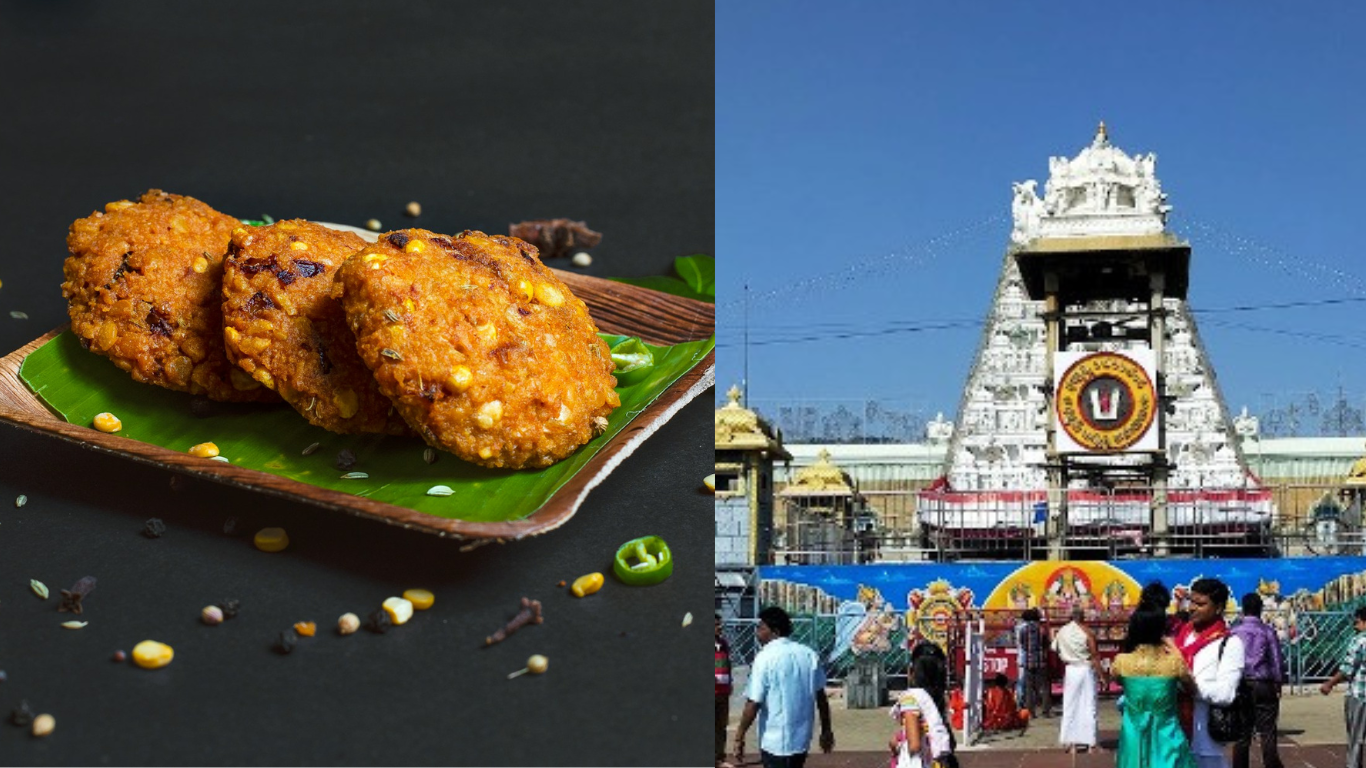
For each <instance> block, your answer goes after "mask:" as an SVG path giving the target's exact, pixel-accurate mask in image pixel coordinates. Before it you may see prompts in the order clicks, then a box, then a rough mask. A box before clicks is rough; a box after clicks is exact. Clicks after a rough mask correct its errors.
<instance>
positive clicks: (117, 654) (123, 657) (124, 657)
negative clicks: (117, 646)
mask: <svg viewBox="0 0 1366 768" xmlns="http://www.w3.org/2000/svg"><path fill="white" fill-rule="evenodd" d="M114 661H117V662H120V663H122V662H125V661H128V654H126V653H124V652H123V651H114Z"/></svg>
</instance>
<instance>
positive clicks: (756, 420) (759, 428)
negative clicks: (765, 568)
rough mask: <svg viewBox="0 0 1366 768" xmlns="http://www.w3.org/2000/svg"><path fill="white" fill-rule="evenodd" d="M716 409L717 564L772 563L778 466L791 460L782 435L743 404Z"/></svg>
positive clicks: (736, 396) (733, 394)
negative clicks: (775, 466)
mask: <svg viewBox="0 0 1366 768" xmlns="http://www.w3.org/2000/svg"><path fill="white" fill-rule="evenodd" d="M726 395H727V397H728V398H729V402H727V403H726V404H725V405H724V406H722V407H721V408H718V409H716V565H717V566H718V567H736V566H753V565H767V564H769V562H770V560H771V557H770V551H771V550H772V547H773V543H774V542H773V529H774V520H773V507H774V504H773V462H774V461H778V460H781V461H791V460H792V454H790V453H788V452H787V450H786V449H784V448H783V439H782V435H781V434H779V433H778V431H777V430H775V429H774V428H773V427H772V426H771V425H770V424H769V423H768V422H766V421H764V420H763V419H761V418H760V417H759V415H758V414H756V413H755V412H754V411H751V410H749V409H748V408H745V407H744V406H743V405H742V404H741V402H740V399H741V393H740V388H739V387H734V386H733V387H731V388H730V391H729V392H727V393H726Z"/></svg>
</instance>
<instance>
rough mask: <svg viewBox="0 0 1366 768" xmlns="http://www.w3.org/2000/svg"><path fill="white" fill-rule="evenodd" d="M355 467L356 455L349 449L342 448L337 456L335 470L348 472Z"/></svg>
mask: <svg viewBox="0 0 1366 768" xmlns="http://www.w3.org/2000/svg"><path fill="white" fill-rule="evenodd" d="M355 466H356V454H355V453H354V452H353V451H352V450H351V449H350V448H343V449H341V451H340V452H339V453H338V454H337V469H340V470H341V471H343V472H350V471H351V470H352V468H354V467H355Z"/></svg>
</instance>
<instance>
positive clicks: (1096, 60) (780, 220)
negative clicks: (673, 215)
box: [716, 0, 1366, 415]
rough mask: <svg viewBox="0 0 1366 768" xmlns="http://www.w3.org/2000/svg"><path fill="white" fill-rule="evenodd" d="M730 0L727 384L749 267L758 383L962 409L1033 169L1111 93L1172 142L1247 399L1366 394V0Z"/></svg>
mask: <svg viewBox="0 0 1366 768" xmlns="http://www.w3.org/2000/svg"><path fill="white" fill-rule="evenodd" d="M716 24H717V44H716V46H717V50H716V82H717V87H716V106H717V114H716V185H717V189H716V219H717V238H716V240H717V245H716V252H717V260H718V284H719V290H718V296H717V313H718V315H719V317H718V320H719V321H720V325H721V329H720V332H719V338H718V349H719V368H720V370H719V384H720V386H718V388H717V390H718V393H724V391H725V390H726V389H728V388H729V386H730V385H731V384H732V383H737V382H739V381H740V380H741V378H742V376H743V364H742V360H743V355H742V348H743V345H742V343H741V339H742V327H743V326H744V324H745V314H746V313H745V309H744V308H745V305H746V302H745V301H744V299H743V296H744V294H745V292H744V285H745V284H748V285H749V296H750V301H749V302H748V307H749V310H748V316H749V317H748V324H749V328H750V339H751V345H750V347H749V371H750V377H749V393H750V399H751V400H752V401H755V402H761V401H763V400H766V399H794V400H795V399H827V398H851V399H862V398H881V399H886V400H890V401H894V402H900V403H904V404H909V405H911V406H914V407H917V408H920V409H922V410H927V411H928V412H929V413H930V414H931V415H932V414H933V413H934V412H935V411H944V412H945V413H946V415H950V414H952V413H953V411H954V410H955V409H956V408H957V404H958V396H959V393H960V391H961V388H962V386H963V382H964V380H965V377H966V375H967V372H968V368H969V366H970V365H971V361H972V355H973V352H974V351H975V348H976V345H977V342H978V338H979V334H980V321H981V320H982V318H983V317H984V316H985V314H986V312H987V310H988V307H989V304H990V300H991V293H992V291H993V289H994V287H995V282H996V278H997V276H998V274H999V272H1000V268H1001V263H1002V258H1003V255H1004V250H1005V246H1006V244H1007V239H1008V234H1009V230H1010V221H1009V218H1010V192H1011V186H1010V185H1011V183H1012V182H1014V181H1020V180H1023V179H1028V178H1033V179H1038V180H1039V188H1040V189H1042V187H1043V181H1044V180H1045V179H1046V178H1047V172H1048V158H1049V156H1050V155H1066V156H1068V157H1072V156H1075V155H1076V153H1077V152H1078V151H1079V150H1080V149H1081V148H1082V147H1083V146H1085V145H1086V144H1088V143H1089V142H1090V140H1091V137H1092V136H1093V135H1094V133H1095V129H1096V124H1097V122H1098V121H1100V120H1104V121H1105V122H1106V124H1107V126H1108V127H1109V132H1110V137H1111V141H1112V142H1113V143H1114V144H1115V145H1116V146H1118V147H1120V148H1121V149H1123V150H1124V151H1126V152H1128V153H1129V154H1135V153H1140V152H1145V153H1146V152H1150V151H1151V152H1155V153H1156V154H1157V157H1158V162H1157V175H1158V177H1159V178H1160V179H1161V181H1162V185H1163V189H1164V191H1166V192H1167V194H1168V197H1169V202H1170V203H1171V204H1172V205H1173V207H1174V211H1173V213H1172V215H1171V218H1170V219H1169V226H1170V227H1171V228H1172V229H1173V230H1175V231H1176V232H1177V233H1178V234H1181V235H1182V236H1184V237H1185V238H1186V239H1187V240H1189V242H1190V244H1191V246H1192V249H1193V254H1192V277H1191V286H1192V287H1191V292H1190V302H1191V306H1192V308H1193V309H1195V310H1196V311H1197V323H1198V324H1199V327H1200V331H1201V335H1202V337H1203V340H1204V342H1205V345H1206V348H1207V350H1208V352H1209V354H1210V357H1211V358H1212V361H1213V363H1214V366H1215V370H1216V371H1217V374H1218V377H1219V381H1220V383H1221V385H1222V388H1223V390H1224V394H1225V396H1226V398H1227V400H1228V403H1229V406H1230V408H1232V409H1233V410H1234V411H1235V412H1236V411H1237V410H1238V409H1239V408H1240V407H1241V406H1243V405H1248V406H1251V407H1252V409H1253V410H1254V411H1256V410H1258V409H1259V407H1260V406H1262V405H1263V404H1266V403H1268V402H1269V401H1268V398H1269V397H1272V396H1274V397H1276V398H1278V399H1284V398H1289V397H1292V396H1294V395H1296V394H1303V393H1307V392H1310V391H1317V392H1319V393H1325V394H1326V393H1331V392H1336V390H1337V388H1338V387H1339V386H1341V387H1343V388H1344V389H1345V391H1346V394H1347V396H1348V397H1349V398H1350V399H1351V400H1352V401H1353V403H1354V404H1355V405H1357V406H1358V407H1360V406H1362V405H1363V404H1366V258H1363V255H1364V254H1363V247H1362V243H1363V240H1364V238H1363V232H1362V231H1361V229H1362V228H1361V222H1362V221H1363V220H1366V147H1364V146H1363V144H1364V143H1366V97H1363V95H1362V94H1366V51H1364V50H1363V49H1362V47H1361V45H1360V39H1359V38H1360V34H1361V32H1362V30H1366V12H1364V11H1363V10H1362V6H1359V5H1354V4H1348V3H1327V4H1308V5H1304V4H1295V5H1291V4H1273V3H1269V2H1268V3H1240V4H1237V5H1236V6H1235V5H1230V4H1215V3H1168V4H1161V3H1145V4H1118V3H1094V2H1086V3H1072V2H1049V3H1015V2H997V3H967V4H950V3H922V2H905V1H903V2H871V1H868V2H858V3H828V2H774V1H772V0H745V1H744V2H718V3H717V7H716ZM1338 299H1343V300H1345V301H1342V302H1341V303H1336V304H1323V305H1319V306H1310V307H1303V308H1282V309H1261V310H1255V311H1241V312H1217V311H1213V310H1219V309H1227V308H1230V307H1238V306H1254V307H1262V306H1266V305H1270V304H1284V303H1296V302H1311V303H1312V302H1319V301H1323V300H1338ZM904 329H918V330H904ZM794 338H802V339H810V340H805V341H799V342H793V343H786V342H785V340H790V339H794ZM718 397H719V398H723V397H724V395H723V394H718Z"/></svg>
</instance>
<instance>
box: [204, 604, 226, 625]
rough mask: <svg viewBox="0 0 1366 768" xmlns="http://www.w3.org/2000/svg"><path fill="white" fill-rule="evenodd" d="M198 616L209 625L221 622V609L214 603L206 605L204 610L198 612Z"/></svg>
mask: <svg viewBox="0 0 1366 768" xmlns="http://www.w3.org/2000/svg"><path fill="white" fill-rule="evenodd" d="M199 618H200V619H201V620H202V621H203V622H204V623H205V624H208V625H209V626H213V625H215V624H222V623H223V609H222V608H219V607H218V606H216V605H206V606H204V610H202V611H200V612H199Z"/></svg>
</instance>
